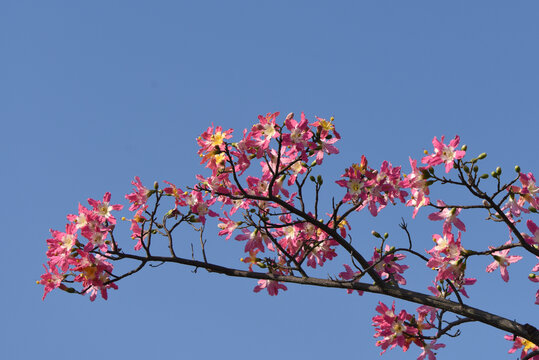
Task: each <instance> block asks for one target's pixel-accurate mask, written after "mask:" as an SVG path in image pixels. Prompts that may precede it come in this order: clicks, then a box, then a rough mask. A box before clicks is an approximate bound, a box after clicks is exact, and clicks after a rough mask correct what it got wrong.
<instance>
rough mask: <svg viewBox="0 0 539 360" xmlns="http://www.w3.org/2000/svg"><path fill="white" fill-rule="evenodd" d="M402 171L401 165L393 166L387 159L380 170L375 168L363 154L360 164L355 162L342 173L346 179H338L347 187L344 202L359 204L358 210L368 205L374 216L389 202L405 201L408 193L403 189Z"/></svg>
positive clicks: (339, 183)
mask: <svg viewBox="0 0 539 360" xmlns="http://www.w3.org/2000/svg"><path fill="white" fill-rule="evenodd" d="M400 172H401V168H400V166H399V167H393V166H392V165H391V163H389V162H387V161H384V162H383V163H382V166H381V168H380V170H374V169H372V168H370V167H369V166H368V163H367V158H366V157H365V156H361V163H360V164H353V165H352V166H351V167H349V168H348V169H346V170H345V172H344V174H343V175H341V177H342V178H346V179H343V180H337V181H336V183H337V184H338V185H340V186H342V187H344V188H346V194H345V195H344V197H343V199H342V202H344V203H346V202H352V203H353V204H357V205H358V207H357V211H359V210H362V209H363V208H365V207H366V206H367V207H368V208H369V211H370V213H371V214H372V215H373V216H376V215H378V213H379V212H380V210H382V209H383V208H384V207H386V206H387V204H388V203H389V202H391V203H393V204H395V199H399V200H400V201H401V202H403V203H404V202H405V197H406V196H407V195H408V193H407V192H406V191H404V190H401V187H402V180H401V173H400Z"/></svg>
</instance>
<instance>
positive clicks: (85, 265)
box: [38, 192, 122, 301]
mask: <svg viewBox="0 0 539 360" xmlns="http://www.w3.org/2000/svg"><path fill="white" fill-rule="evenodd" d="M110 198H111V195H110V193H108V192H107V193H106V194H105V196H104V197H103V200H102V201H100V200H94V199H88V203H89V204H90V206H91V207H92V208H91V209H88V208H86V207H84V206H82V205H80V204H79V212H78V214H76V215H68V216H67V219H68V221H69V223H68V224H67V225H66V231H65V232H61V231H57V230H52V229H51V235H52V238H50V239H47V245H48V250H47V258H48V261H47V265H48V267H47V266H45V270H46V272H45V274H43V275H42V276H41V280H40V281H38V283H39V284H42V285H44V286H45V293H44V294H43V299H45V297H46V296H47V294H48V293H49V292H50V291H52V290H53V289H55V288H60V289H62V290H65V291H69V292H75V290H74V289H73V288H71V287H68V286H67V285H66V283H73V282H75V283H81V284H82V286H83V290H82V292H81V293H83V294H85V293H90V300H92V301H93V300H94V299H95V298H96V296H97V292H101V296H102V297H103V298H104V299H107V289H109V288H113V289H117V288H118V287H117V285H116V284H115V283H113V282H110V275H111V273H112V269H113V266H112V264H110V263H109V262H108V261H106V257H104V256H102V255H101V254H93V252H94V251H96V250H98V251H100V252H102V253H107V251H108V250H109V246H110V242H109V241H108V239H107V236H108V234H109V233H110V232H111V230H112V229H113V228H114V225H115V224H116V219H115V218H114V216H113V215H112V211H114V210H121V209H122V205H112V204H110ZM79 232H80V236H79Z"/></svg>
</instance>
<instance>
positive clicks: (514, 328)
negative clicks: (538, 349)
mask: <svg viewBox="0 0 539 360" xmlns="http://www.w3.org/2000/svg"><path fill="white" fill-rule="evenodd" d="M113 254H114V255H117V256H118V257H120V258H127V259H133V260H139V261H145V262H154V261H155V262H168V263H177V264H182V265H188V266H193V267H197V268H204V269H206V270H208V271H209V272H215V273H219V274H224V275H228V276H233V277H244V278H251V279H263V280H274V281H282V282H288V283H296V284H302V285H313V286H320V287H330V288H339V289H351V290H360V291H365V292H370V293H375V294H381V295H386V296H390V297H393V298H398V299H402V300H406V301H410V302H413V303H416V304H421V305H428V306H431V307H434V308H437V309H442V310H446V311H449V312H452V313H454V314H457V315H461V316H464V317H466V318H469V319H471V320H475V321H478V322H481V323H484V324H487V325H490V326H492V327H495V328H497V329H500V330H503V331H507V332H509V333H512V334H514V335H516V336H520V337H522V338H525V339H527V340H529V341H531V342H532V343H535V344H537V343H539V331H538V330H537V329H536V328H535V327H533V326H532V325H529V324H525V325H522V324H519V323H517V322H516V321H511V320H509V319H506V318H504V317H501V316H498V315H495V314H491V313H489V312H486V311H483V310H480V309H477V308H474V307H471V306H468V305H462V304H459V303H456V302H454V301H451V300H447V299H442V298H438V297H434V296H431V295H425V294H422V293H419V292H416V291H412V290H407V289H403V288H397V287H393V286H384V287H383V288H382V287H380V286H378V285H371V284H366V283H359V282H350V281H339V280H329V279H320V278H312V277H307V278H305V277H297V276H290V275H277V274H271V273H260V272H253V271H245V270H239V269H233V268H228V267H224V266H221V265H216V264H212V263H206V262H202V261H197V260H190V259H184V258H172V257H163V256H147V257H144V256H139V255H132V254H124V253H114V252H113ZM471 320H470V321H471Z"/></svg>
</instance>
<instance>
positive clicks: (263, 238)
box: [234, 228, 273, 252]
mask: <svg viewBox="0 0 539 360" xmlns="http://www.w3.org/2000/svg"><path fill="white" fill-rule="evenodd" d="M241 231H242V232H243V234H240V235H237V236H236V237H235V238H234V239H236V240H238V241H243V240H248V241H247V243H246V244H245V252H251V251H255V250H256V249H258V250H260V251H261V252H264V245H266V246H267V247H268V249H270V250H273V245H272V244H271V240H270V238H269V237H268V235H266V234H262V232H261V231H260V230H258V229H255V230H254V231H253V232H251V231H249V229H245V228H243V229H241Z"/></svg>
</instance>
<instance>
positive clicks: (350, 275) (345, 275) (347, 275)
mask: <svg viewBox="0 0 539 360" xmlns="http://www.w3.org/2000/svg"><path fill="white" fill-rule="evenodd" d="M343 266H344V269H345V270H346V271H343V272H341V273H339V277H340V278H341V279H343V280H354V282H359V278H356V277H357V276H358V275H361V271H356V272H354V271H353V270H352V268H351V267H350V266H349V265H346V264H343ZM346 292H347V293H348V294H351V293H353V292H354V290H352V289H346ZM357 293H358V294H359V295H360V296H361V295H363V291H361V290H357Z"/></svg>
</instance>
